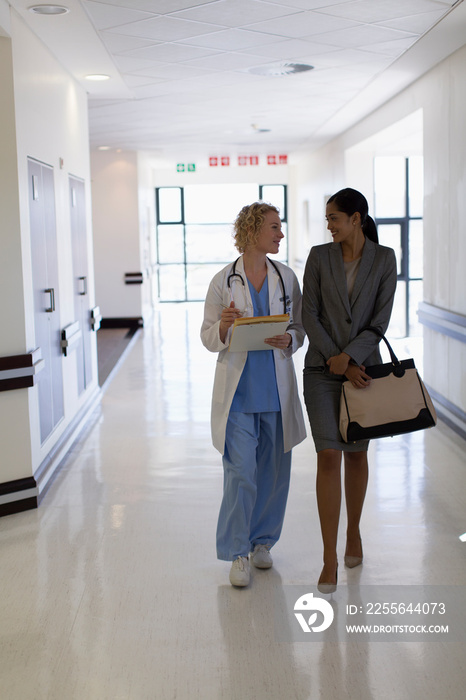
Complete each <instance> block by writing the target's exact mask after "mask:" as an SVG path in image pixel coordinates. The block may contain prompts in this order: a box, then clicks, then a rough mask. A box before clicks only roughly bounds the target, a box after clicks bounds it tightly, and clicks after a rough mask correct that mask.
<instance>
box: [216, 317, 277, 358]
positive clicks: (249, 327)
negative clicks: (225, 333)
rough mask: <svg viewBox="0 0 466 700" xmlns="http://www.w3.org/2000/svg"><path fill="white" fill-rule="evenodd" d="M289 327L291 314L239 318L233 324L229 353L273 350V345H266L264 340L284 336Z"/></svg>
mask: <svg viewBox="0 0 466 700" xmlns="http://www.w3.org/2000/svg"><path fill="white" fill-rule="evenodd" d="M289 325H290V316H289V314H276V315H275V316H246V317H244V318H237V319H236V320H235V322H234V324H233V331H232V334H231V340H230V346H229V348H228V350H229V352H241V351H244V350H247V351H250V350H273V348H272V346H271V345H266V344H265V343H264V340H265V339H266V338H272V336H274V335H283V334H284V333H285V332H286V329H287V328H288V326H289Z"/></svg>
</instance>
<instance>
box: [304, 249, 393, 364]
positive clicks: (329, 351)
mask: <svg viewBox="0 0 466 700" xmlns="http://www.w3.org/2000/svg"><path fill="white" fill-rule="evenodd" d="M396 279H397V270H396V259H395V253H394V251H393V250H392V248H386V247H385V246H381V245H379V244H377V243H374V242H373V241H371V240H369V239H368V238H366V242H365V244H364V248H363V252H362V258H361V263H360V266H359V270H358V273H357V277H356V280H355V283H354V288H353V293H352V296H351V302H350V300H349V297H348V290H347V285H346V275H345V268H344V265H343V255H342V252H341V246H340V244H339V243H326V244H324V245H319V246H315V247H314V248H312V249H311V252H310V253H309V257H308V260H307V263H306V269H305V272H304V281H303V326H304V328H305V330H306V333H307V336H308V338H309V349H308V351H307V353H306V360H305V364H306V367H325V366H326V362H327V360H328V359H329V357H333V356H334V355H339V354H340V352H346V353H347V354H348V355H349V356H350V357H351V358H352V359H353V360H354V362H356V364H358V365H365V366H366V367H369V366H370V365H374V364H378V363H379V362H381V356H380V352H379V349H378V345H379V338H378V337H377V335H376V334H375V333H372V332H371V331H364V332H361V330H362V329H363V328H364V327H365V326H376V328H378V329H379V330H380V331H382V333H385V331H386V330H387V327H388V323H389V321H390V314H391V311H392V306H393V299H394V295H395V288H396Z"/></svg>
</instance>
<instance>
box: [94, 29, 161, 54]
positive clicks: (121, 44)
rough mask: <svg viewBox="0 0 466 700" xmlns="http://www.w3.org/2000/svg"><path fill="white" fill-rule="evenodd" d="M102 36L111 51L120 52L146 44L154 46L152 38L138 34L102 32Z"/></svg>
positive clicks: (142, 46)
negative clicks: (126, 34) (141, 36)
mask: <svg viewBox="0 0 466 700" xmlns="http://www.w3.org/2000/svg"><path fill="white" fill-rule="evenodd" d="M99 35H100V38H101V39H102V41H103V42H104V44H105V46H106V47H107V49H108V50H109V51H110V52H111V53H120V52H121V51H130V50H131V49H141V48H144V47H145V46H153V45H154V41H153V40H152V39H141V38H140V37H136V36H124V35H123V34H114V33H113V32H104V31H102V32H100V33H99Z"/></svg>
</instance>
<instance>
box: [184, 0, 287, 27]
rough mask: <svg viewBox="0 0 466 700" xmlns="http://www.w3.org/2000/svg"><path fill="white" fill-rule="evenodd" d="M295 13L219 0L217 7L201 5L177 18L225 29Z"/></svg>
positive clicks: (251, 1)
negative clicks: (216, 25) (215, 25)
mask: <svg viewBox="0 0 466 700" xmlns="http://www.w3.org/2000/svg"><path fill="white" fill-rule="evenodd" d="M293 12H297V10H294V9H292V8H288V7H284V6H280V5H272V4H269V3H264V2H257V1H256V0H219V2H217V3H215V5H199V6H197V7H194V8H192V9H190V10H184V11H183V12H178V13H176V15H175V16H176V17H180V18H183V19H192V20H196V21H199V22H209V23H212V24H219V25H222V26H224V27H240V26H247V25H250V24H254V23H255V22H263V21H265V20H269V19H275V18H277V17H284V16H285V15H290V14H292V13H293Z"/></svg>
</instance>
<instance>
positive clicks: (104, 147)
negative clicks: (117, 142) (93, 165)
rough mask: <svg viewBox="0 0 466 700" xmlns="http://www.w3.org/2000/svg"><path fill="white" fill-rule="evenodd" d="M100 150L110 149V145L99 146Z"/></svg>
mask: <svg viewBox="0 0 466 700" xmlns="http://www.w3.org/2000/svg"><path fill="white" fill-rule="evenodd" d="M97 150H98V151H109V150H110V146H97Z"/></svg>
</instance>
